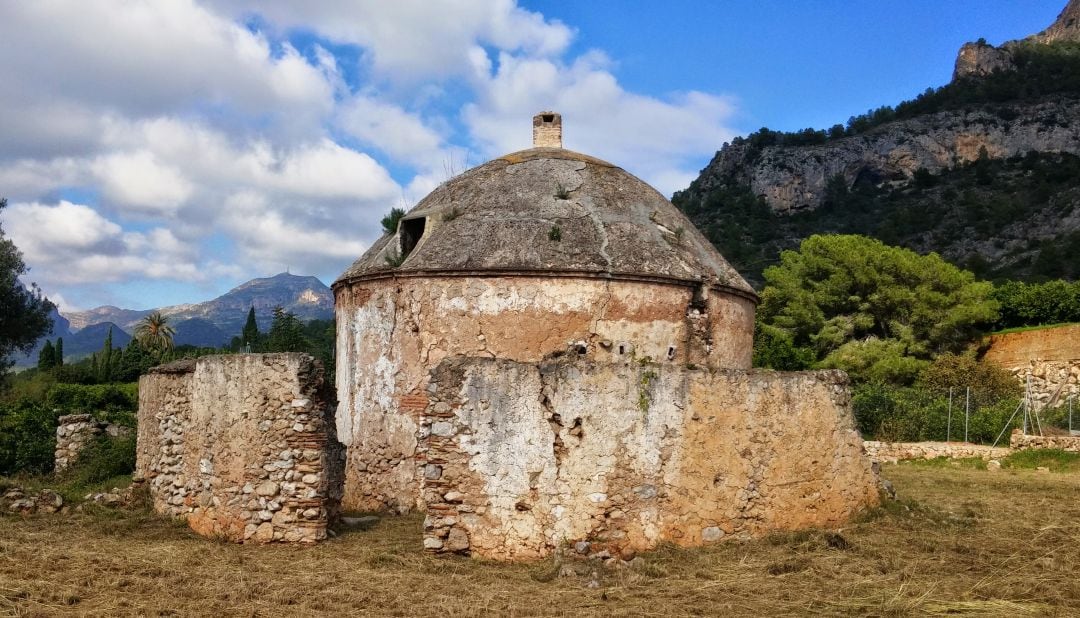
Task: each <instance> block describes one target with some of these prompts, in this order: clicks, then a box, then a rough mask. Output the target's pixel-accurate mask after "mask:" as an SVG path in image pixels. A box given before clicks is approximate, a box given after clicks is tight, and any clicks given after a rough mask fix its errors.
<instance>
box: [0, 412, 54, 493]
mask: <svg viewBox="0 0 1080 618" xmlns="http://www.w3.org/2000/svg"><path fill="white" fill-rule="evenodd" d="M57 416H59V414H58V413H57V412H56V411H55V410H53V409H52V408H51V407H49V406H46V405H44V404H42V403H38V402H34V401H30V400H28V399H23V400H21V401H18V402H15V403H10V404H0V475H2V476H8V475H12V474H16V473H29V474H44V473H46V472H51V471H52V469H53V458H54V456H55V452H56V417H57Z"/></svg>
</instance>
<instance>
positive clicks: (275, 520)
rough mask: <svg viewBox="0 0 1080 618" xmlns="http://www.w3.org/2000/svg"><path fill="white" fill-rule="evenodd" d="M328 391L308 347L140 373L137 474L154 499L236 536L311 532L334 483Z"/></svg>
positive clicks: (289, 537) (159, 507) (296, 538)
mask: <svg viewBox="0 0 1080 618" xmlns="http://www.w3.org/2000/svg"><path fill="white" fill-rule="evenodd" d="M334 403H335V401H334V398H333V391H332V389H329V388H328V387H327V385H326V384H325V382H324V378H323V370H322V366H321V364H320V363H319V362H318V361H316V360H315V359H313V358H312V357H310V356H308V355H306V354H238V355H229V356H208V357H204V358H200V359H198V360H194V361H192V360H189V361H180V362H178V363H173V364H171V365H164V366H161V367H158V368H155V369H153V370H151V372H150V374H148V375H145V376H143V377H142V378H141V379H140V380H139V428H138V455H137V464H136V475H137V476H141V477H143V478H145V479H146V480H147V481H148V482H149V483H148V484H149V488H150V494H151V497H152V499H153V503H154V509H155V510H156V511H157V512H159V513H163V514H168V515H172V516H175V517H178V518H181V519H185V520H186V521H187V522H188V524H189V525H190V526H191V527H192V529H194V530H195V531H196V532H198V533H200V534H203V535H207V536H217V537H221V538H225V539H228V540H230V541H237V542H248V541H255V542H271V541H285V542H314V541H318V540H321V539H324V538H325V537H326V530H327V526H328V525H329V524H330V523H331V521H332V519H333V518H334V517H336V515H337V511H338V504H339V500H340V488H341V483H342V479H341V476H342V472H341V464H342V458H341V449H340V445H339V444H338V442H337V438H336V434H335V432H334V422H333V410H334Z"/></svg>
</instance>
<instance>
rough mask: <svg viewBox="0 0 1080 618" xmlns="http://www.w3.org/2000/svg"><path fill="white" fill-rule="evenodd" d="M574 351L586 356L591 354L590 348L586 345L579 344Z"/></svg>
mask: <svg viewBox="0 0 1080 618" xmlns="http://www.w3.org/2000/svg"><path fill="white" fill-rule="evenodd" d="M574 351H575V352H577V353H578V354H581V355H584V354H587V353H588V352H589V347H588V346H586V345H584V344H580V343H579V344H577V345H575V346H574Z"/></svg>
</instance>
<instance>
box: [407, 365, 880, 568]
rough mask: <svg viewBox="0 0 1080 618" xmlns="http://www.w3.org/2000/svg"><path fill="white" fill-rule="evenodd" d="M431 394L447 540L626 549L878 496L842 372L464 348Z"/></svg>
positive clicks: (543, 551) (421, 463)
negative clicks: (541, 358)
mask: <svg viewBox="0 0 1080 618" xmlns="http://www.w3.org/2000/svg"><path fill="white" fill-rule="evenodd" d="M425 399H426V407H424V409H423V412H422V413H421V416H420V424H421V428H420V448H419V453H418V456H417V460H416V464H417V466H418V476H419V477H420V478H422V479H423V481H422V490H423V499H424V502H425V503H426V505H427V511H428V513H427V518H426V519H425V523H424V546H425V547H426V548H427V549H428V550H431V551H437V552H449V551H452V552H461V553H469V554H471V555H474V556H481V557H486V558H495V559H529V558H540V557H543V556H545V555H548V554H550V553H551V552H553V551H555V550H556V548H558V547H560V546H562V545H564V544H572V545H573V546H574V548H575V549H576V550H577V551H579V552H581V553H586V554H589V553H591V554H597V553H599V554H600V555H603V552H607V553H609V554H611V555H623V556H625V555H627V553H628V552H629V553H632V552H634V551H637V550H641V549H647V548H651V547H655V546H656V545H657V544H658V543H661V542H672V543H676V544H679V545H683V546H694V545H700V544H706V543H712V542H716V541H720V540H723V539H727V538H748V537H753V536H757V535H761V534H763V533H766V532H768V531H771V530H791V529H798V528H805V527H813V526H829V525H836V524H839V523H841V522H844V521H846V520H847V519H848V518H849V517H850V516H851V515H852V514H854V513H855V512H857V511H858V510H860V509H862V508H864V507H866V506H868V505H873V504H876V503H877V501H878V488H877V479H876V477H875V475H874V473H873V472H872V470H871V465H870V461H869V459H867V458H866V457H865V455H864V454H863V450H862V441H861V439H860V437H859V434H858V432H857V431H856V430H855V428H854V424H853V420H852V415H851V409H850V398H849V395H848V390H847V378H846V376H845V375H844V374H843V373H842V372H803V373H777V372H766V371H742V370H723V371H709V370H702V369H687V368H686V367H685V366H674V365H663V364H650V363H645V364H642V363H624V364H615V363H601V362H593V361H589V360H581V359H570V358H566V359H563V360H554V361H546V362H540V363H520V362H513V361H506V360H491V359H478V358H463V357H455V358H451V359H446V360H444V361H443V362H442V363H441V364H440V365H439V366H438V367H437V368H436V369H435V370H434V371H433V372H432V381H431V385H430V386H429V388H428V389H427V392H426V393H425Z"/></svg>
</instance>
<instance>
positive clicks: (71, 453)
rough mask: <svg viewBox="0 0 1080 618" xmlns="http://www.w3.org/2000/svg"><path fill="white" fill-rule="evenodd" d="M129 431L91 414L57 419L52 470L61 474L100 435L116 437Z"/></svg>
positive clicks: (70, 415) (129, 430)
mask: <svg viewBox="0 0 1080 618" xmlns="http://www.w3.org/2000/svg"><path fill="white" fill-rule="evenodd" d="M130 432H131V429H130V428H128V427H123V426H121V425H115V424H113V423H106V422H103V421H99V420H97V419H95V418H94V415H92V414H68V415H66V416H61V417H59V418H58V419H57V426H56V455H55V457H56V459H55V464H54V467H53V469H54V470H55V471H56V472H63V471H64V470H66V469H67V468H68V467H69V466H71V464H73V463H75V460H76V459H78V457H79V455H80V454H81V453H82V452H83V449H85V448H86V447H87V446H89V445H90V444H91V443H92V442H93V441H94V440H95V439H97V437H98V436H100V435H103V434H104V435H107V436H110V437H113V438H115V437H118V436H121V435H128V434H130Z"/></svg>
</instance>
